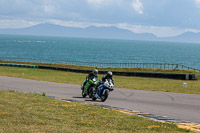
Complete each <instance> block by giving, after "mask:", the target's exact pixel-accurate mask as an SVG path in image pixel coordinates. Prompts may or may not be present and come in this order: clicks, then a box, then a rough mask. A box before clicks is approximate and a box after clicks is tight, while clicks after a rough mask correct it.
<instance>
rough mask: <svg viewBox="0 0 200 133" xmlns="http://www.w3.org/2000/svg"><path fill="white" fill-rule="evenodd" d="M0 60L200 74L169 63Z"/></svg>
mask: <svg viewBox="0 0 200 133" xmlns="http://www.w3.org/2000/svg"><path fill="white" fill-rule="evenodd" d="M0 60H1V61H21V62H35V63H36V62H37V63H53V64H68V65H77V66H91V67H112V68H116V67H119V68H145V69H180V70H191V71H195V72H200V70H199V69H195V68H192V67H187V66H184V65H180V64H167V63H100V62H81V61H66V60H49V59H34V58H10V57H0Z"/></svg>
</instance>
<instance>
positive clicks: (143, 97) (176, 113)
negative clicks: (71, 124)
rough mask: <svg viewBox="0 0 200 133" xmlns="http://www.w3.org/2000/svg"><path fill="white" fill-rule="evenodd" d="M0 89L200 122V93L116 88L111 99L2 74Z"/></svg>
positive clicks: (74, 88) (77, 89)
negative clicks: (83, 96)
mask: <svg viewBox="0 0 200 133" xmlns="http://www.w3.org/2000/svg"><path fill="white" fill-rule="evenodd" d="M0 90H16V91H22V92H25V93H27V92H37V93H42V92H45V93H46V95H47V96H53V97H60V98H65V99H73V100H78V101H84V102H89V103H96V104H102V105H109V106H113V107H120V108H125V109H130V110H136V111H141V112H147V113H150V114H155V115H160V116H168V117H170V118H174V119H180V120H185V121H190V122H195V123H200V95H195V94H181V93H169V92H157V91H143V90H131V89H118V88H115V90H114V91H113V92H111V93H110V95H109V97H108V99H107V101H105V102H100V101H96V102H94V101H91V99H89V98H82V97H81V90H80V86H79V85H70V84H62V83H52V82H45V81H34V80H28V79H19V78H11V77H4V76H0Z"/></svg>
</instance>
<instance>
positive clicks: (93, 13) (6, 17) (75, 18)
mask: <svg viewBox="0 0 200 133" xmlns="http://www.w3.org/2000/svg"><path fill="white" fill-rule="evenodd" d="M40 23H52V24H57V25H62V26H70V27H82V28H85V27H88V26H92V25H93V26H116V27H118V28H122V29H128V30H131V31H133V32H135V33H153V34H154V35H156V36H158V37H169V36H175V35H179V34H182V33H184V32H187V31H191V32H200V0H0V28H1V29H2V28H24V27H29V26H33V25H36V24H40Z"/></svg>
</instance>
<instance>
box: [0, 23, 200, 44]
mask: <svg viewBox="0 0 200 133" xmlns="http://www.w3.org/2000/svg"><path fill="white" fill-rule="evenodd" d="M0 34H16V35H39V36H66V37H83V38H105V39H128V40H147V41H148V40H149V41H172V42H196V43H200V32H199V33H193V32H185V33H183V34H181V35H178V36H174V37H162V38H158V37H156V36H155V35H154V34H151V33H134V32H132V31H129V30H125V29H120V28H117V27H115V26H110V27H96V26H89V27H86V28H75V27H65V26H60V25H55V24H49V23H44V24H38V25H35V26H32V27H28V28H18V29H0Z"/></svg>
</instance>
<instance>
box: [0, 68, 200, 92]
mask: <svg viewBox="0 0 200 133" xmlns="http://www.w3.org/2000/svg"><path fill="white" fill-rule="evenodd" d="M0 75H1V76H9V77H17V78H25V79H32V80H40V81H50V82H57V83H66V84H78V85H80V84H82V82H83V80H84V79H85V77H86V76H87V74H81V73H72V72H65V71H56V70H43V69H31V68H17V67H5V66H0ZM102 76H103V75H99V78H101V77H102ZM114 79H115V88H128V89H138V90H151V91H164V92H177V93H190V94H200V80H194V81H192V80H188V81H186V80H174V79H160V78H143V77H125V76H115V75H114ZM183 83H187V88H183Z"/></svg>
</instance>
